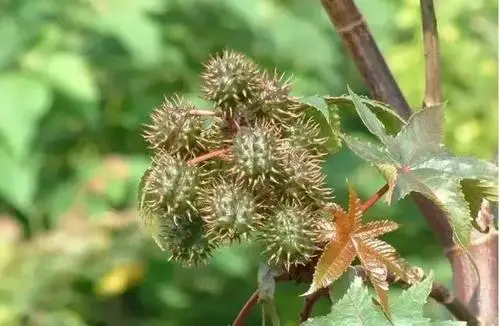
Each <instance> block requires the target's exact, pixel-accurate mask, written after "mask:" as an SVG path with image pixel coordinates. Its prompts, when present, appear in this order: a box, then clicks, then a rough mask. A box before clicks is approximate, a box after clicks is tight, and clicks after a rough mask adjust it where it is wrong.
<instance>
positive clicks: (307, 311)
mask: <svg viewBox="0 0 500 326" xmlns="http://www.w3.org/2000/svg"><path fill="white" fill-rule="evenodd" d="M321 297H327V298H330V296H329V293H328V288H321V289H319V290H318V291H316V292H314V293H313V294H311V295H309V296H307V297H306V299H305V301H304V306H303V308H302V311H301V312H300V323H303V322H305V321H306V320H308V319H309V317H310V316H311V313H312V311H313V308H314V305H315V304H316V302H317V301H318V300H319V299H320V298H321Z"/></svg>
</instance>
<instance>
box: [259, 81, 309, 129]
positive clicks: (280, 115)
mask: <svg viewBox="0 0 500 326" xmlns="http://www.w3.org/2000/svg"><path fill="white" fill-rule="evenodd" d="M290 91H291V84H290V78H289V79H285V76H284V75H281V76H278V75H277V74H276V72H275V74H274V75H273V76H272V77H271V76H269V75H268V74H267V73H264V74H263V77H262V83H261V91H260V92H259V94H258V99H257V101H256V102H255V106H254V111H255V112H256V113H257V116H262V117H266V118H268V119H272V120H276V121H278V122H279V123H283V122H287V121H290V120H296V119H298V118H299V117H300V115H301V106H298V105H296V104H295V103H294V102H293V99H292V98H291V97H290Z"/></svg>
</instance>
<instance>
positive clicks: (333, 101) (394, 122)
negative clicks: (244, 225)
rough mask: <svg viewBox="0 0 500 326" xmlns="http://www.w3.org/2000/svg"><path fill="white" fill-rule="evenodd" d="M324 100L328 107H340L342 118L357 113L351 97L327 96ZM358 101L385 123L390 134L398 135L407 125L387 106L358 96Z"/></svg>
mask: <svg viewBox="0 0 500 326" xmlns="http://www.w3.org/2000/svg"><path fill="white" fill-rule="evenodd" d="M324 99H325V101H326V102H327V103H328V105H334V106H336V107H338V109H339V114H340V115H341V117H342V114H343V113H345V112H349V113H350V112H353V113H354V112H356V107H355V106H354V103H353V100H352V97H351V96H349V95H342V96H325V97H324ZM358 100H359V101H361V102H362V103H363V104H364V105H365V106H367V107H368V108H369V109H370V110H371V111H372V112H373V113H374V114H375V115H376V116H377V118H378V119H379V120H380V121H382V122H383V124H384V127H385V128H386V130H387V131H388V132H389V133H391V134H396V133H397V132H398V131H399V130H400V129H401V127H402V126H403V125H404V124H405V121H404V119H403V118H401V117H400V116H399V115H398V114H397V113H396V112H395V111H394V110H393V109H392V108H391V107H390V106H388V105H387V104H385V103H383V102H379V101H376V100H372V99H369V98H367V97H361V96H358Z"/></svg>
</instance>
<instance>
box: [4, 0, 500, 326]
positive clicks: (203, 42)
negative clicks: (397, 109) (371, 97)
mask: <svg viewBox="0 0 500 326" xmlns="http://www.w3.org/2000/svg"><path fill="white" fill-rule="evenodd" d="M356 2H357V4H358V5H359V6H360V8H361V10H362V12H363V13H364V14H365V15H366V17H367V20H368V23H369V25H370V27H371V29H372V31H373V33H374V35H375V38H376V39H377V41H379V44H380V46H381V48H382V51H383V53H384V54H385V55H386V57H387V60H388V63H389V65H390V67H391V69H392V70H393V72H394V74H395V76H396V79H397V80H398V82H399V83H400V85H401V87H402V89H403V91H404V93H405V94H406V95H407V96H408V99H409V101H410V103H411V105H412V107H414V108H418V107H419V105H420V103H421V100H422V95H423V88H424V83H423V80H424V70H423V51H422V41H421V26H420V16H419V15H420V11H419V8H418V2H417V1H414V0H404V1H403V0H379V1H373V0H358V1H356ZM496 6H497V3H496V1H494V0H476V1H468V0H455V1H453V5H450V4H449V3H446V2H442V1H438V2H437V10H438V22H439V29H440V33H441V34H440V35H441V51H442V69H443V91H444V95H445V98H446V100H447V116H446V119H447V123H446V142H447V145H448V146H449V147H451V148H452V149H453V150H454V151H456V152H457V153H460V154H467V155H477V156H480V157H482V158H486V159H491V158H492V157H493V155H494V152H495V149H496V144H497V132H496V130H497V60H496V59H497V17H496V15H497V8H496ZM223 48H232V49H236V50H239V51H242V52H244V53H246V54H247V55H249V56H251V57H252V58H254V59H255V60H256V61H257V62H259V63H260V64H262V65H263V66H265V67H267V68H273V67H274V66H277V67H278V69H279V70H280V71H287V72H290V73H293V74H294V76H295V79H294V80H295V93H296V94H298V95H315V94H330V95H340V94H343V93H345V92H346V85H347V84H349V85H351V87H353V88H354V89H355V90H356V91H358V92H361V93H365V94H366V93H367V92H366V89H365V88H364V86H363V83H362V80H361V78H360V76H359V74H358V72H357V70H356V68H355V67H354V66H353V64H352V63H351V61H350V59H349V57H348V54H347V52H346V50H345V49H344V48H343V45H342V42H341V41H340V39H339V37H338V35H337V33H336V32H335V30H334V29H333V27H332V26H331V24H330V22H329V20H328V18H327V17H326V14H325V13H324V12H323V10H322V7H321V5H320V3H319V1H303V0H258V1H257V0H254V1H250V0H247V1H243V0H66V1H61V0H45V1H40V0H24V1H19V0H0V325H29V326H31V325H63V326H65V325H68V326H76V325H109V326H115V325H117V326H118V325H151V326H154V325H163V326H165V325H172V326H173V325H179V326H180V325H183V326H184V325H185V326H187V325H227V324H229V323H230V322H231V320H232V318H233V317H234V316H235V315H236V314H237V312H238V310H239V308H240V306H241V305H242V304H243V303H244V301H245V300H246V298H247V296H248V295H249V294H250V293H251V292H252V291H253V290H254V288H255V286H256V274H257V268H258V263H259V254H258V251H257V250H256V248H253V247H252V246H249V245H247V244H241V245H238V246H234V247H231V248H227V249H223V250H221V251H219V252H218V253H217V255H216V256H215V257H214V258H213V260H212V261H211V264H210V265H209V266H206V267H199V268H192V269H184V268H182V267H180V266H175V265H173V264H171V263H169V262H167V260H166V258H167V256H166V254H165V253H162V252H161V251H160V250H159V249H158V248H157V247H156V246H155V245H154V244H153V242H152V240H151V239H150V238H149V237H148V236H146V235H145V234H144V233H143V232H142V231H141V230H140V229H139V226H138V224H137V216H136V210H135V205H136V202H135V191H136V187H137V184H138V181H139V178H140V176H141V174H142V172H143V170H144V169H145V167H146V165H147V163H148V161H147V156H146V154H147V151H146V149H145V144H144V142H143V141H142V138H141V128H142V124H144V123H147V122H148V115H149V113H150V112H151V110H152V109H153V107H154V106H156V105H158V104H159V103H160V102H161V101H162V99H163V97H164V96H171V95H173V94H174V93H179V94H183V95H185V96H186V97H188V98H191V99H193V101H195V102H196V103H199V104H200V105H203V102H202V101H200V100H198V95H199V93H198V74H199V72H200V70H201V69H202V66H201V63H202V62H204V61H205V60H206V59H207V58H208V57H209V55H210V54H214V53H215V52H218V51H220V50H221V49H223ZM348 125H349V126H350V127H351V129H352V131H353V132H356V133H360V134H362V133H363V132H364V129H363V128H362V127H361V125H360V123H359V122H358V121H357V120H355V118H354V117H353V118H352V119H351V120H349V121H348ZM325 171H326V173H327V175H328V182H329V184H330V185H331V186H332V187H334V189H336V194H337V199H338V201H339V203H341V204H343V203H344V202H345V200H346V189H345V188H346V184H345V180H346V178H349V180H350V181H351V182H352V183H353V184H354V185H355V187H356V188H357V190H358V192H359V193H360V196H362V198H366V197H368V196H370V195H371V193H373V192H374V191H376V190H377V189H378V188H379V187H380V186H381V185H382V184H383V181H382V178H381V177H379V176H378V174H377V172H376V170H374V169H373V168H371V167H369V166H367V165H366V164H364V163H362V162H361V161H360V160H359V159H357V158H355V157H354V156H353V155H351V154H350V153H349V152H348V151H347V150H345V149H344V150H342V151H341V152H340V153H338V154H336V155H334V156H332V157H331V158H330V159H329V161H328V164H327V166H326V167H325ZM370 216H371V217H391V218H394V219H395V220H397V221H399V222H400V223H401V224H402V227H401V229H399V230H398V231H396V232H394V234H391V235H389V236H388V237H387V239H388V241H390V242H391V243H392V244H393V245H394V246H395V247H396V248H398V249H399V250H400V251H401V253H402V254H403V256H405V257H406V258H407V259H408V260H409V261H410V262H411V263H415V264H420V265H422V266H423V267H424V268H426V269H429V268H432V269H434V271H435V273H436V277H437V279H438V280H440V281H441V282H444V283H448V282H449V280H450V276H451V272H450V270H449V267H448V265H447V262H446V261H445V260H444V259H443V257H442V252H441V250H440V248H439V246H438V245H437V242H436V240H435V239H434V237H433V235H432V234H431V233H430V230H429V228H428V227H427V225H426V224H425V223H424V221H423V219H422V218H421V216H420V213H419V212H418V211H417V210H416V208H415V206H414V205H413V203H411V202H409V201H403V202H400V203H398V204H397V205H395V206H394V207H390V208H389V207H387V206H386V205H385V204H383V203H381V204H377V206H375V208H374V209H373V210H372V211H371V212H370ZM304 290H305V288H304V286H298V285H295V284H280V285H279V286H278V293H277V300H278V311H279V314H280V316H281V317H282V319H283V321H285V325H295V324H296V323H297V318H298V313H299V311H300V306H301V303H302V301H301V300H302V299H301V298H299V297H298V295H299V294H301V293H303V291H304ZM327 309H328V307H327V304H326V303H323V304H322V305H319V306H318V309H317V311H316V313H322V312H326V311H327ZM429 312H430V313H432V314H434V315H440V314H442V313H443V312H442V311H441V310H440V309H439V308H438V307H435V306H430V307H429ZM258 320H259V313H258V311H257V310H256V311H255V312H254V313H253V315H252V323H253V324H257V323H258Z"/></svg>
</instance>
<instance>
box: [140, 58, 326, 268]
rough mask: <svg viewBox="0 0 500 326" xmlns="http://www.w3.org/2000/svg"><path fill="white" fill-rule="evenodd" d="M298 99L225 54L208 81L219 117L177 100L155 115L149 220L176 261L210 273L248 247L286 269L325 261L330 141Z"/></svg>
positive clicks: (204, 86) (145, 212) (287, 86)
mask: <svg viewBox="0 0 500 326" xmlns="http://www.w3.org/2000/svg"><path fill="white" fill-rule="evenodd" d="M291 90H292V84H291V82H290V79H286V78H285V77H284V75H279V74H278V73H277V72H274V73H273V74H269V73H268V72H267V71H263V70H262V69H261V68H260V67H259V66H258V65H257V64H256V63H254V62H253V61H251V60H250V59H248V58H246V57H245V56H243V55H242V54H240V53H237V52H234V51H224V52H223V53H222V54H221V55H219V56H215V57H212V58H210V59H209V60H208V62H207V63H206V64H205V66H204V72H203V73H202V75H201V92H202V94H203V97H204V98H205V99H206V100H208V101H210V102H211V103H212V104H213V107H212V110H210V111H207V110H200V109H198V108H196V107H195V106H194V105H193V104H192V103H190V102H188V101H186V100H184V99H183V98H181V97H175V98H173V99H165V101H164V102H163V103H162V104H161V105H160V107H158V108H157V109H155V110H154V111H153V112H152V114H151V124H150V125H147V126H146V128H145V129H146V130H145V133H144V138H145V140H146V142H147V143H148V145H149V148H150V149H151V150H152V152H153V154H152V161H151V166H150V167H149V168H148V169H147V170H146V171H145V173H144V176H143V178H142V180H141V184H140V186H139V198H138V199H139V210H140V216H141V221H142V224H143V226H144V227H145V228H146V229H147V230H148V231H149V232H150V233H151V235H152V237H153V239H154V240H155V241H156V243H157V244H158V245H159V246H160V248H162V249H163V250H165V251H167V252H168V253H169V254H170V257H171V259H173V260H175V261H179V262H182V263H184V264H186V265H196V264H200V263H204V262H206V260H207V259H208V258H209V257H210V256H211V254H212V253H213V252H214V250H215V249H216V248H217V247H219V246H222V245H230V244H231V243H232V242H233V241H239V240H240V239H242V238H248V239H250V240H252V241H255V242H256V243H258V244H259V245H260V246H262V247H263V248H265V249H264V250H263V254H264V255H265V256H266V257H267V259H268V262H269V263H270V264H273V265H276V266H279V267H283V268H285V269H289V268H291V267H292V266H294V265H300V264H306V263H307V262H308V261H310V259H311V258H313V257H314V255H316V254H317V253H318V245H317V244H318V243H320V242H322V241H323V238H324V235H325V232H326V231H325V225H327V224H325V221H324V220H323V217H322V216H324V215H323V214H321V212H322V210H323V209H324V208H325V207H326V206H328V205H330V204H331V203H332V200H333V195H332V190H331V189H329V188H328V187H327V186H325V184H324V174H323V172H322V165H323V163H324V158H325V153H326V150H325V148H324V147H325V142H326V139H324V138H322V137H320V133H321V130H320V126H319V125H318V124H317V123H316V122H314V121H313V120H312V119H310V118H308V117H307V115H306V109H307V107H306V106H305V105H302V104H301V103H300V102H299V101H297V99H296V98H294V97H293V96H291V95H290V92H291ZM327 228H328V227H327Z"/></svg>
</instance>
